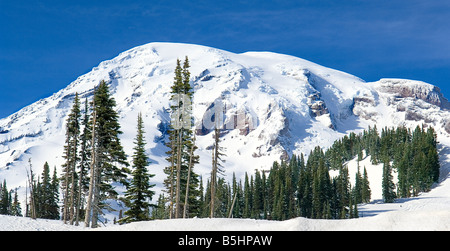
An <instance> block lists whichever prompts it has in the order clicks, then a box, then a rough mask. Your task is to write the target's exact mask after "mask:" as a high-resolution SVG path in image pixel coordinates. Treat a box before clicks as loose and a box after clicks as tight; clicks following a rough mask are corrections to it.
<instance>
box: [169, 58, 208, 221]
mask: <svg viewBox="0 0 450 251" xmlns="http://www.w3.org/2000/svg"><path fill="white" fill-rule="evenodd" d="M188 68H189V60H188V58H187V57H186V59H185V62H184V64H183V67H181V61H180V60H177V65H176V67H175V77H174V83H173V85H172V87H171V94H172V96H171V101H172V105H171V107H170V108H171V124H170V129H169V130H168V133H169V142H167V143H166V146H167V147H169V151H167V152H166V153H167V155H168V157H167V160H168V161H169V163H170V166H169V167H166V168H165V170H164V172H165V173H166V174H167V178H166V179H165V180H164V185H165V187H166V191H167V192H168V193H169V200H170V205H169V207H170V209H169V210H170V218H180V217H183V211H185V210H183V207H182V206H183V204H186V203H183V202H184V201H185V200H186V198H185V197H186V192H187V191H188V193H187V197H188V198H187V199H188V201H187V202H188V203H187V204H188V205H189V212H186V214H188V215H196V214H197V213H198V212H199V210H200V202H199V200H198V197H199V195H200V191H199V190H198V189H199V188H198V186H199V181H198V175H197V174H196V173H195V172H194V165H195V164H196V163H198V158H199V157H198V155H195V154H194V151H195V149H196V146H195V142H194V139H193V132H192V129H191V128H192V122H193V117H192V111H191V110H192V96H193V89H192V87H191V85H190V82H189V78H190V73H189V70H188ZM191 153H192V154H191ZM188 176H189V182H187V180H188ZM187 186H188V189H187ZM186 214H185V216H186Z"/></svg>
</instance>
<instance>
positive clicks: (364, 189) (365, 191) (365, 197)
mask: <svg viewBox="0 0 450 251" xmlns="http://www.w3.org/2000/svg"><path fill="white" fill-rule="evenodd" d="M371 193H372V192H371V190H370V183H369V177H368V176H367V170H366V167H364V173H363V179H362V184H361V200H362V202H363V203H369V202H370V197H371Z"/></svg>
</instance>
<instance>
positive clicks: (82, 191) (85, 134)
mask: <svg viewBox="0 0 450 251" xmlns="http://www.w3.org/2000/svg"><path fill="white" fill-rule="evenodd" d="M81 126H83V131H82V133H81V135H80V153H79V156H80V162H79V165H78V166H79V173H78V191H77V196H76V199H77V200H76V203H75V205H76V208H75V225H76V226H78V225H79V221H80V217H81V214H82V213H83V208H84V205H83V204H84V200H83V198H84V196H85V195H86V193H87V191H88V186H89V177H88V170H89V163H90V158H89V157H90V150H91V148H90V144H89V143H90V142H91V141H90V137H89V136H90V135H91V130H90V126H89V102H88V99H87V98H86V100H85V102H84V112H83V118H82V121H81Z"/></svg>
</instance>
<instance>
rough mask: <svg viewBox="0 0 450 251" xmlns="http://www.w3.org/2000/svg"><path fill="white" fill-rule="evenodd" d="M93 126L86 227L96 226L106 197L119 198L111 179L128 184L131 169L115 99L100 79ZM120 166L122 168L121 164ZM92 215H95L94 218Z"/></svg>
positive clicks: (95, 100) (96, 91)
mask: <svg viewBox="0 0 450 251" xmlns="http://www.w3.org/2000/svg"><path fill="white" fill-rule="evenodd" d="M91 107H92V110H93V113H92V115H91V120H90V123H89V125H90V126H91V134H92V138H91V139H92V141H91V149H92V150H91V166H90V168H91V172H90V173H91V175H90V183H89V195H88V200H87V208H86V214H85V226H86V227H89V225H90V223H91V222H92V225H91V227H92V228H95V227H97V223H98V222H97V221H98V215H99V214H100V213H101V210H102V209H103V208H105V207H106V206H107V205H106V204H105V203H102V202H103V201H104V200H105V199H107V198H117V195H118V193H117V192H116V191H115V189H114V187H113V186H112V184H111V182H120V183H122V184H124V185H127V181H126V177H127V176H126V174H127V173H129V172H130V171H129V170H128V168H127V166H129V164H128V162H127V157H126V155H125V152H124V151H123V147H122V144H121V142H120V139H119V135H120V134H122V131H121V130H120V124H119V115H118V114H117V112H116V111H115V107H116V101H115V100H114V98H113V97H111V95H110V93H109V88H108V85H107V83H106V82H105V81H101V82H100V84H99V86H98V87H97V88H96V90H95V94H94V99H93V102H92V105H91ZM118 165H120V166H121V167H119V166H118ZM91 216H92V217H91Z"/></svg>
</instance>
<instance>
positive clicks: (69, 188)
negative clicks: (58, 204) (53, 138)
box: [61, 93, 81, 224]
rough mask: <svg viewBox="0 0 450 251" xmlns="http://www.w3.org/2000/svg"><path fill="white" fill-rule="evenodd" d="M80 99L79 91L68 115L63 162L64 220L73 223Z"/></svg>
mask: <svg viewBox="0 0 450 251" xmlns="http://www.w3.org/2000/svg"><path fill="white" fill-rule="evenodd" d="M80 118H81V110H80V100H79V98H78V93H76V94H75V99H74V103H73V106H72V110H71V112H70V114H69V116H68V117H67V123H66V142H65V146H64V155H63V158H64V159H65V163H64V164H63V173H62V179H61V180H62V183H61V188H62V190H63V220H64V223H67V221H70V224H73V220H74V216H75V207H76V206H75V196H76V194H75V191H76V185H77V174H76V166H77V163H78V161H79V157H78V145H79V137H80Z"/></svg>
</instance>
